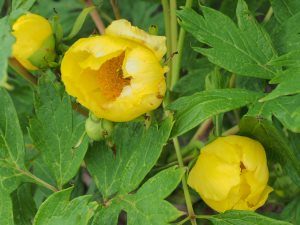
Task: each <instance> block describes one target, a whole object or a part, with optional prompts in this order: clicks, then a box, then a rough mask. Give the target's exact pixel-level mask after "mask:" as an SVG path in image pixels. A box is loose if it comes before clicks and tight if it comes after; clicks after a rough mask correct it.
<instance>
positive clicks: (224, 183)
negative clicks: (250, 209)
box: [188, 147, 240, 201]
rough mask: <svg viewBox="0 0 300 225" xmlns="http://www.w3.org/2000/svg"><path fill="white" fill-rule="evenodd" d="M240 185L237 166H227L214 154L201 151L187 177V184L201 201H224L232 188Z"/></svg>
mask: <svg viewBox="0 0 300 225" xmlns="http://www.w3.org/2000/svg"><path fill="white" fill-rule="evenodd" d="M204 148H205V147H204ZM239 183H240V166H239V164H229V163H226V162H225V161H223V160H222V158H218V157H217V156H216V155H214V154H209V153H206V152H205V151H203V152H202V153H201V154H200V156H199V158H198V160H197V162H196V164H195V166H194V167H193V169H192V170H191V172H190V174H189V177H188V184H189V185H190V186H191V187H192V188H193V189H195V190H196V191H197V192H198V193H199V194H200V196H201V197H202V198H203V199H210V200H214V201H221V200H224V199H226V197H227V196H228V194H229V192H230V191H231V189H232V188H233V187H235V186H236V185H238V184H239Z"/></svg>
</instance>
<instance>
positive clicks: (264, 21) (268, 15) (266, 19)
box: [262, 7, 273, 24]
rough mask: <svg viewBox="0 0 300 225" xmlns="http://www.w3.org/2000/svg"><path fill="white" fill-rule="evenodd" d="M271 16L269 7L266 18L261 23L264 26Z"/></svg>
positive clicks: (271, 9)
mask: <svg viewBox="0 0 300 225" xmlns="http://www.w3.org/2000/svg"><path fill="white" fill-rule="evenodd" d="M272 15H273V8H272V7H270V8H269V10H268V12H267V14H266V16H265V18H264V20H263V21H262V23H263V24H266V23H267V22H268V21H269V20H270V19H271V17H272Z"/></svg>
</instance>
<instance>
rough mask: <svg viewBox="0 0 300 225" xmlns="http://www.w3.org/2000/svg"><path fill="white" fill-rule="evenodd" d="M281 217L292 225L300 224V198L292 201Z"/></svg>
mask: <svg viewBox="0 0 300 225" xmlns="http://www.w3.org/2000/svg"><path fill="white" fill-rule="evenodd" d="M280 217H281V218H282V219H283V220H286V221H289V222H291V223H292V224H300V197H297V198H296V199H294V200H293V201H291V202H290V203H289V204H288V205H287V206H286V207H285V208H284V209H283V211H282V212H281V214H280Z"/></svg>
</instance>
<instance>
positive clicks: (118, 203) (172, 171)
mask: <svg viewBox="0 0 300 225" xmlns="http://www.w3.org/2000/svg"><path fill="white" fill-rule="evenodd" d="M183 174H184V170H183V169H176V168H175V167H172V168H169V169H166V170H164V171H162V172H160V173H159V174H157V175H156V176H154V177H153V178H150V179H149V180H148V181H146V183H145V184H144V185H143V186H142V187H141V188H140V189H139V190H138V191H137V192H136V193H135V194H126V195H119V196H117V197H116V198H114V199H113V200H112V201H111V202H109V203H107V206H103V207H101V208H99V210H98V211H97V213H96V215H95V218H94V220H93V223H92V224H93V225H115V224H117V219H118V215H119V213H120V212H121V210H124V211H125V212H126V213H127V225H140V224H143V225H156V224H160V225H170V222H172V221H174V220H176V219H177V218H178V217H179V216H181V215H182V213H181V212H179V211H178V210H177V209H176V208H175V207H174V206H173V205H171V204H170V203H168V202H167V201H165V200H164V198H166V197H167V196H168V195H170V194H171V192H172V191H173V190H174V189H175V188H176V187H177V185H178V184H179V182H180V180H181V178H182V176H183ZM153 190H155V191H153Z"/></svg>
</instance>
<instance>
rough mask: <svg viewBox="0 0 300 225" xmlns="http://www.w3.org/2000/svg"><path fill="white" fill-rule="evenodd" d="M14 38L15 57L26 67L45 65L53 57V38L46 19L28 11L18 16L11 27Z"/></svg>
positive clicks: (34, 67) (29, 68)
mask: <svg viewBox="0 0 300 225" xmlns="http://www.w3.org/2000/svg"><path fill="white" fill-rule="evenodd" d="M12 30H13V31H12V34H13V35H14V36H15V38H16V42H15V44H14V45H13V57H15V58H16V59H17V60H18V61H19V62H20V63H21V64H22V65H23V66H24V67H25V68H26V69H28V70H37V69H39V68H44V67H47V65H48V63H49V62H53V60H54V59H55V39H54V36H53V31H52V28H51V25H50V23H49V21H48V20H46V19H45V18H44V17H42V16H39V15H36V14H32V13H28V14H25V15H22V16H21V17H19V18H18V19H17V20H16V22H15V23H14V24H13V27H12Z"/></svg>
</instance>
